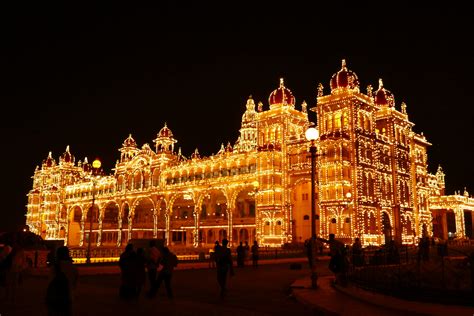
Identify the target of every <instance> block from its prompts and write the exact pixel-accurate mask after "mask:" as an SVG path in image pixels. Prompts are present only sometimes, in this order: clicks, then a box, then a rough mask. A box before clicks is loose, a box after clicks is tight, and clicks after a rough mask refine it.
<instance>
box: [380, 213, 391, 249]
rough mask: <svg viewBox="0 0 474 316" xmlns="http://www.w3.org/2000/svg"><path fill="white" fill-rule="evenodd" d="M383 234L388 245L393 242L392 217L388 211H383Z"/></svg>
mask: <svg viewBox="0 0 474 316" xmlns="http://www.w3.org/2000/svg"><path fill="white" fill-rule="evenodd" d="M381 221H382V222H381V226H382V232H383V235H384V238H385V243H386V244H388V242H389V241H390V240H392V224H391V220H390V215H389V214H388V213H387V212H386V211H382V219H381Z"/></svg>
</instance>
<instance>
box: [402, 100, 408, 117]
mask: <svg viewBox="0 0 474 316" xmlns="http://www.w3.org/2000/svg"><path fill="white" fill-rule="evenodd" d="M402 113H403V114H407V104H406V103H405V102H402Z"/></svg>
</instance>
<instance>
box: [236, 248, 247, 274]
mask: <svg viewBox="0 0 474 316" xmlns="http://www.w3.org/2000/svg"><path fill="white" fill-rule="evenodd" d="M236 251H237V267H239V268H242V267H243V266H244V260H245V248H244V246H243V245H242V242H240V244H239V245H238V246H237V249H236Z"/></svg>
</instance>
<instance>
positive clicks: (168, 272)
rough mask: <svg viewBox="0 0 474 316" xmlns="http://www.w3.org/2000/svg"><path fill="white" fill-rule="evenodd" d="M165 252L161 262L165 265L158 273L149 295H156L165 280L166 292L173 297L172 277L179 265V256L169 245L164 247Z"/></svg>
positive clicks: (169, 296)
mask: <svg viewBox="0 0 474 316" xmlns="http://www.w3.org/2000/svg"><path fill="white" fill-rule="evenodd" d="M162 252H163V254H162V257H161V259H160V262H159V264H160V265H161V266H162V267H163V268H162V269H161V270H160V272H159V273H158V277H157V279H156V282H155V283H154V284H153V286H152V288H151V290H150V293H149V295H148V297H150V298H152V297H154V296H155V295H156V293H157V292H158V290H159V289H160V287H161V283H162V282H163V281H164V282H165V288H166V294H167V295H168V298H170V299H172V298H173V290H172V288H171V277H172V276H173V271H174V268H175V267H176V266H177V265H178V258H177V257H176V255H175V254H174V253H172V252H171V251H170V250H169V248H168V247H163V250H162Z"/></svg>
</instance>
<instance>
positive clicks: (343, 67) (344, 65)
mask: <svg viewBox="0 0 474 316" xmlns="http://www.w3.org/2000/svg"><path fill="white" fill-rule="evenodd" d="M341 68H342V69H345V68H346V60H345V59H343V60H342V67H341Z"/></svg>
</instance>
